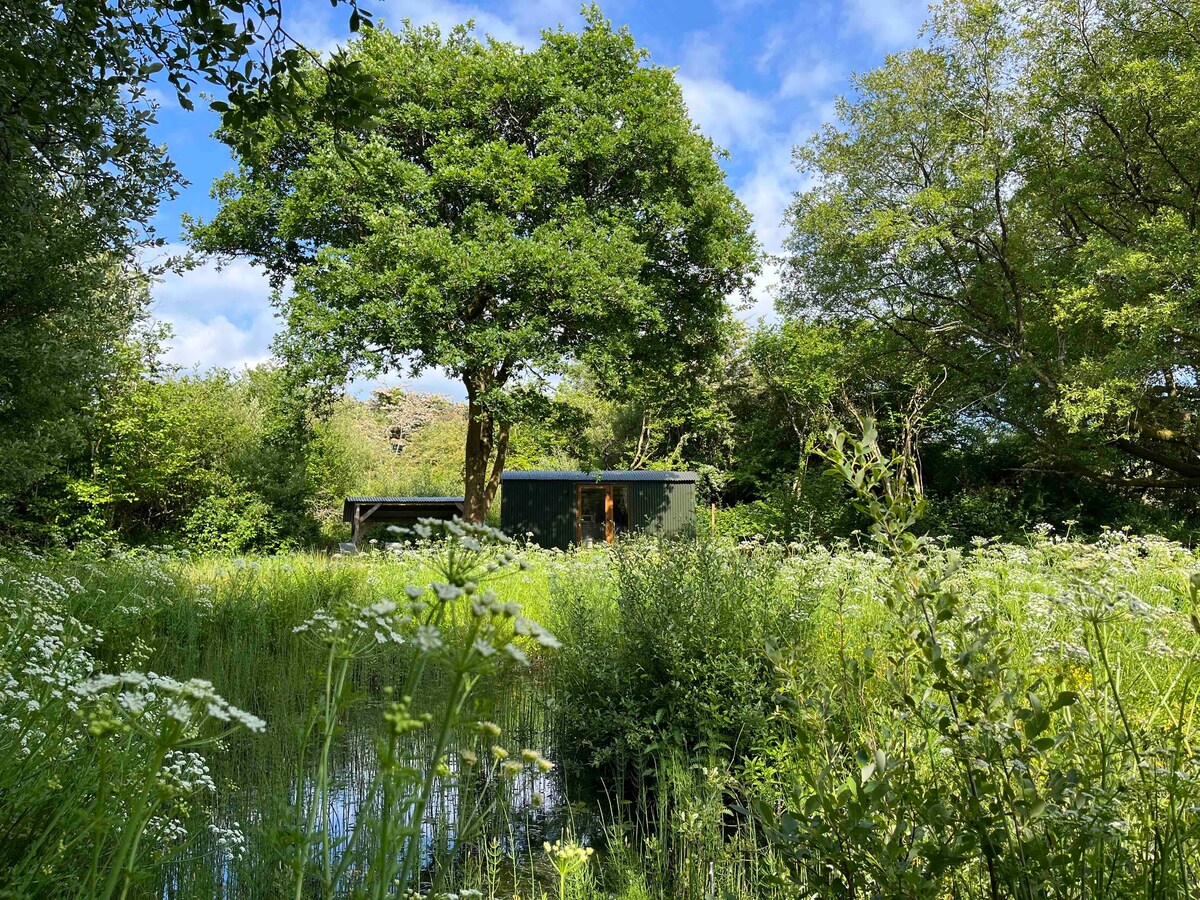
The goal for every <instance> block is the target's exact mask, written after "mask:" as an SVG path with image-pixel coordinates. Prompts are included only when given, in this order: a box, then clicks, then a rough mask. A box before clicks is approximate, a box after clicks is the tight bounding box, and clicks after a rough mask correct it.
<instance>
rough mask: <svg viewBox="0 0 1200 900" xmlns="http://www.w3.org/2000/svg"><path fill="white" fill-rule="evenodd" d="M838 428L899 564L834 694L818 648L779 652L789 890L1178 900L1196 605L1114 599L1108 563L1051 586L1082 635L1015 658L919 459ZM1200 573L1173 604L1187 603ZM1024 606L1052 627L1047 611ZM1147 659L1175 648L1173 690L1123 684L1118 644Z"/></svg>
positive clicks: (837, 441) (882, 577) (839, 442)
mask: <svg viewBox="0 0 1200 900" xmlns="http://www.w3.org/2000/svg"><path fill="white" fill-rule="evenodd" d="M832 438H833V440H832V443H831V446H830V449H829V450H828V451H827V453H828V459H829V460H830V463H831V464H832V471H833V472H834V473H835V474H837V475H838V476H839V477H840V478H842V479H843V480H844V481H845V483H846V484H847V485H848V486H849V487H850V489H851V491H852V493H853V494H854V496H855V498H856V504H857V505H858V506H859V507H860V508H861V509H862V510H863V511H864V512H866V513H867V514H869V516H870V517H871V519H872V526H871V531H872V535H873V536H874V538H875V539H876V540H877V541H878V542H879V543H880V544H881V545H882V546H883V548H884V549H885V551H886V553H887V555H888V564H887V566H886V568H884V569H882V570H881V571H880V572H879V590H880V595H881V598H882V600H883V601H884V603H885V604H886V605H887V608H888V611H889V613H890V615H889V619H890V627H889V629H888V631H887V632H886V633H885V634H884V635H866V636H863V637H865V638H866V640H867V643H866V645H865V646H864V647H863V648H862V649H861V650H858V651H857V652H855V650H854V649H853V648H852V647H850V646H848V645H847V638H846V634H845V632H844V631H842V632H841V634H840V636H839V639H838V641H839V648H838V653H839V657H840V660H841V663H840V666H839V669H840V677H839V678H838V679H837V680H836V681H833V682H827V683H826V684H825V685H824V686H821V685H820V682H819V681H818V680H816V679H814V678H813V677H812V666H811V664H810V663H809V662H808V661H807V660H806V659H805V656H806V655H807V654H808V653H810V652H811V647H808V646H801V647H795V648H791V650H790V651H784V652H780V653H777V654H776V655H775V657H774V658H775V660H776V662H777V665H778V667H779V672H780V674H781V676H782V679H783V681H782V684H783V695H784V697H785V699H786V700H787V703H788V705H787V706H786V707H785V708H786V709H788V710H789V714H788V716H787V718H788V719H789V720H790V721H791V723H792V726H793V729H794V732H793V734H792V736H791V744H792V745H793V746H795V747H796V748H797V750H798V751H800V752H799V753H798V754H797V757H796V760H795V765H794V769H795V771H796V776H795V780H794V781H793V782H792V785H791V799H790V803H789V807H788V812H787V813H786V814H784V815H783V816H779V815H777V813H776V809H775V808H774V807H773V805H772V804H771V803H768V802H759V803H758V804H757V809H758V810H759V813H760V815H761V816H763V817H764V819H765V820H766V821H767V822H768V823H769V825H770V828H771V829H772V831H773V841H774V844H775V846H776V847H777V848H778V850H779V852H780V853H781V855H782V858H783V859H784V860H785V861H786V862H787V864H788V866H789V868H790V870H791V873H792V878H793V880H794V881H795V883H797V884H798V885H803V886H804V887H805V889H807V890H809V891H812V892H815V893H817V894H819V895H827V894H833V895H837V896H859V895H873V894H882V895H887V896H902V897H936V896H942V895H944V894H945V892H946V891H948V890H953V891H966V892H967V893H968V895H970V896H984V897H990V898H1000V897H1047V898H1050V897H1074V896H1077V895H1078V892H1079V890H1081V889H1083V890H1085V891H1086V892H1087V893H1088V894H1089V895H1095V896H1100V897H1128V896H1134V895H1142V894H1146V895H1153V896H1163V897H1175V896H1178V897H1183V896H1186V895H1187V894H1188V892H1189V891H1190V890H1191V888H1190V886H1189V883H1190V877H1189V876H1188V874H1187V873H1188V871H1189V870H1190V868H1191V867H1192V866H1193V865H1194V860H1195V855H1196V853H1197V851H1198V849H1200V823H1198V822H1197V820H1196V819H1195V818H1194V817H1193V816H1192V815H1191V814H1190V813H1188V812H1186V804H1187V803H1188V802H1190V801H1187V800H1183V799H1182V796H1181V793H1182V794H1187V795H1189V796H1190V795H1191V791H1192V790H1193V788H1190V787H1184V784H1185V783H1190V777H1189V776H1187V775H1186V772H1187V770H1188V769H1189V768H1190V767H1191V766H1192V765H1193V761H1192V753H1191V751H1190V750H1188V749H1186V738H1185V737H1184V735H1185V733H1187V732H1189V731H1190V730H1191V729H1192V728H1193V727H1194V722H1193V717H1192V710H1193V708H1194V703H1195V688H1194V685H1193V676H1194V669H1195V666H1196V665H1197V663H1198V662H1200V656H1198V655H1197V653H1198V651H1200V641H1198V639H1197V635H1198V634H1200V623H1198V622H1197V620H1196V617H1195V614H1194V613H1192V614H1191V615H1190V618H1189V616H1188V615H1186V614H1181V613H1180V612H1179V610H1178V609H1177V608H1175V607H1174V606H1173V605H1165V606H1158V605H1152V604H1149V603H1146V602H1144V601H1142V600H1140V599H1138V598H1137V597H1135V596H1134V595H1132V594H1128V593H1122V592H1120V591H1118V590H1116V589H1115V588H1114V586H1113V585H1112V584H1111V583H1110V582H1109V581H1108V580H1107V577H1106V576H1107V575H1108V574H1109V573H1108V572H1105V571H1104V565H1105V561H1104V560H1103V556H1101V559H1100V560H1098V562H1099V564H1100V570H1099V571H1096V572H1094V573H1093V575H1092V577H1091V578H1089V579H1088V580H1086V581H1085V580H1082V579H1079V578H1068V580H1067V583H1066V585H1065V586H1064V589H1063V591H1062V593H1061V594H1060V595H1059V596H1060V599H1059V602H1060V603H1061V605H1062V608H1063V612H1064V614H1063V621H1064V623H1065V624H1067V625H1068V628H1069V631H1068V633H1069V634H1070V635H1071V638H1073V639H1074V640H1077V641H1079V643H1071V642H1066V641H1061V642H1059V643H1058V645H1057V647H1056V651H1057V652H1056V653H1054V654H1053V655H1052V654H1051V653H1050V652H1039V653H1038V654H1036V655H1034V656H1033V657H1032V658H1030V659H1028V660H1022V659H1021V651H1022V647H1021V641H1020V640H1019V638H1018V637H1017V634H1018V632H1017V631H1016V626H1017V625H1018V622H1019V619H1018V621H1012V620H1010V619H1009V618H1008V616H1013V615H1014V613H1016V611H1015V610H1011V609H1010V610H1005V609H1004V607H1002V606H1000V607H998V606H997V605H995V604H994V603H988V602H982V603H981V602H979V599H978V598H976V597H972V596H971V595H970V593H969V592H967V591H964V590H963V588H962V584H961V581H960V580H959V578H958V576H959V572H960V569H961V565H962V557H961V555H960V554H958V553H954V552H945V551H942V550H941V549H940V548H939V547H938V546H937V545H936V544H935V543H934V542H933V541H931V540H930V539H929V538H928V537H924V536H921V535H919V534H918V533H917V527H918V523H919V519H920V517H921V514H922V512H923V510H924V500H923V498H922V497H921V495H920V492H919V490H918V489H917V487H916V485H915V483H914V480H913V478H912V473H913V468H912V463H911V461H909V460H906V459H905V458H904V457H896V456H892V455H890V454H888V453H885V452H883V451H882V450H881V449H880V447H879V444H878V441H877V438H876V435H875V434H874V433H873V431H872V429H871V428H870V427H869V426H868V428H867V431H866V433H865V434H864V436H863V438H862V439H861V440H859V439H855V438H852V437H850V436H848V435H846V434H844V433H840V432H839V433H835V434H834V435H832ZM1109 540H1110V541H1112V542H1113V543H1114V544H1116V545H1117V546H1119V544H1120V541H1121V539H1120V537H1119V536H1116V535H1114V536H1112V537H1110V538H1109ZM986 544H987V542H986V541H982V542H980V544H979V546H986ZM1116 555H1117V556H1118V557H1119V556H1120V555H1121V554H1120V551H1118V553H1117V554H1116ZM1195 583H1196V577H1195V576H1194V575H1193V576H1192V579H1191V585H1192V586H1191V589H1190V594H1188V593H1185V592H1184V591H1182V590H1179V589H1178V588H1177V590H1179V595H1178V596H1179V600H1180V601H1185V602H1187V601H1190V604H1191V605H1193V606H1194V604H1195V603H1196V600H1197V596H1196V589H1195ZM843 590H844V589H843ZM999 590H1000V591H1003V590H1004V588H1003V587H1002V586H1000V587H999ZM843 596H844V594H843ZM1022 614H1023V616H1028V617H1029V619H1032V620H1035V621H1036V620H1040V623H1039V625H1036V626H1035V627H1041V628H1045V627H1046V626H1047V625H1048V624H1049V622H1050V620H1052V619H1054V618H1055V616H1054V614H1053V613H1052V612H1051V610H1050V608H1049V606H1043V607H1042V608H1041V609H1026V610H1023V611H1021V613H1016V616H1022ZM1122 642H1123V643H1122ZM1168 646H1169V647H1170V648H1171V649H1168ZM1155 647H1158V648H1161V649H1159V650H1157V651H1155V650H1153V649H1151V648H1155ZM1147 651H1149V652H1150V653H1152V654H1153V653H1158V654H1160V655H1161V656H1162V657H1168V656H1169V657H1171V658H1172V662H1170V663H1164V665H1165V666H1166V667H1168V668H1171V669H1173V670H1174V674H1173V675H1172V676H1167V677H1168V679H1169V683H1170V687H1169V688H1167V689H1166V693H1165V694H1162V693H1160V692H1159V691H1158V690H1156V689H1154V688H1150V690H1149V693H1148V694H1142V693H1141V692H1142V691H1143V690H1145V689H1146V688H1147V687H1149V685H1150V684H1154V683H1156V682H1157V681H1158V678H1159V677H1162V676H1165V672H1163V671H1162V670H1161V669H1160V670H1159V671H1157V672H1151V671H1150V670H1151V668H1152V667H1151V666H1147V665H1145V664H1144V663H1143V665H1142V667H1141V668H1142V672H1143V673H1144V674H1143V678H1138V677H1131V673H1130V671H1129V669H1128V664H1129V662H1131V660H1130V659H1129V656H1128V655H1127V654H1130V653H1133V654H1136V653H1138V652H1141V653H1146V652H1147ZM1114 653H1119V654H1120V655H1121V656H1122V657H1123V658H1124V660H1125V663H1124V665H1123V664H1122V663H1114V661H1113V654H1114ZM1154 668H1157V667H1154ZM1143 679H1144V680H1143ZM876 704H878V707H877V708H878V709H890V710H892V711H893V715H892V716H888V717H881V716H880V715H879V714H878V713H877V712H874V713H873V712H871V711H870V710H872V708H876ZM1134 706H1136V707H1137V708H1139V709H1140V713H1139V714H1136V715H1134V714H1131V713H1130V711H1129V710H1130V709H1131V708H1133V707H1134ZM1150 759H1153V760H1154V762H1153V763H1149V760H1150Z"/></svg>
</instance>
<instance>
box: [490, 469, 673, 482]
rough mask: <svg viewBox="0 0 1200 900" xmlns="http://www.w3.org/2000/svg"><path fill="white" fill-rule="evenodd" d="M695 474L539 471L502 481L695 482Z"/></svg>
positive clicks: (509, 475)
mask: <svg viewBox="0 0 1200 900" xmlns="http://www.w3.org/2000/svg"><path fill="white" fill-rule="evenodd" d="M695 480H696V473H695V472H657V471H654V470H652V469H639V470H637V471H620V470H607V471H604V472H555V471H552V470H539V471H532V472H505V473H504V474H503V475H502V476H501V481H597V482H605V481H682V482H694V481H695Z"/></svg>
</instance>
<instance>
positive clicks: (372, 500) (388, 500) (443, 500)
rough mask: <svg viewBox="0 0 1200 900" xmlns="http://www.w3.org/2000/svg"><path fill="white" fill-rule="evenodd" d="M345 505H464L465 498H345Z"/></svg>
mask: <svg viewBox="0 0 1200 900" xmlns="http://www.w3.org/2000/svg"><path fill="white" fill-rule="evenodd" d="M346 502H347V503H412V504H418V503H419V504H422V505H427V504H430V503H465V502H466V498H465V497H347V498H346Z"/></svg>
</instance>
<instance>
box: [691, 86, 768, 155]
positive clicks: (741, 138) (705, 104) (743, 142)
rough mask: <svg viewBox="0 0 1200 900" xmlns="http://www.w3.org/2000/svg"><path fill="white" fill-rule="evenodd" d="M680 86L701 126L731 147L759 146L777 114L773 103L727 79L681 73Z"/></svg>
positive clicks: (720, 142) (718, 140)
mask: <svg viewBox="0 0 1200 900" xmlns="http://www.w3.org/2000/svg"><path fill="white" fill-rule="evenodd" d="M679 86H680V87H681V88H682V89H683V99H684V101H685V102H686V103H687V108H688V112H690V113H691V116H692V118H693V119H694V120H695V121H696V124H697V125H699V126H700V130H701V131H703V132H704V133H705V134H706V135H708V136H709V137H711V138H712V139H713V140H714V141H716V142H717V144H718V145H719V146H721V147H724V148H725V149H727V150H732V149H735V148H739V147H740V148H754V147H757V146H759V145H760V144H761V143H762V141H763V139H764V137H765V132H766V130H767V128H768V126H769V125H770V122H771V119H772V118H773V115H774V113H773V111H772V109H771V106H770V104H768V103H767V102H766V101H765V100H763V99H762V98H760V97H756V96H754V95H753V94H748V93H746V92H745V91H739V90H738V89H737V88H735V87H734V86H733V85H731V84H729V82H727V81H722V80H721V79H719V78H711V77H698V78H697V77H691V76H684V75H681V76H680V77H679Z"/></svg>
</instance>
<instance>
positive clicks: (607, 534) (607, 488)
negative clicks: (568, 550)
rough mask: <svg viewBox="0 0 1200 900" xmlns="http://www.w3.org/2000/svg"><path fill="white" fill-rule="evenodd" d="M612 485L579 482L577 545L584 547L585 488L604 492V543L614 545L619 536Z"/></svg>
mask: <svg viewBox="0 0 1200 900" xmlns="http://www.w3.org/2000/svg"><path fill="white" fill-rule="evenodd" d="M614 487H615V485H612V484H584V483H583V482H579V483H577V484H576V485H575V545H576V546H578V547H582V546H583V491H584V488H587V489H588V490H589V491H591V490H602V491H604V542H605V543H606V544H611V543H613V541H614V540H616V536H617V526H616V523H615V522H614V521H613V488H614Z"/></svg>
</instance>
